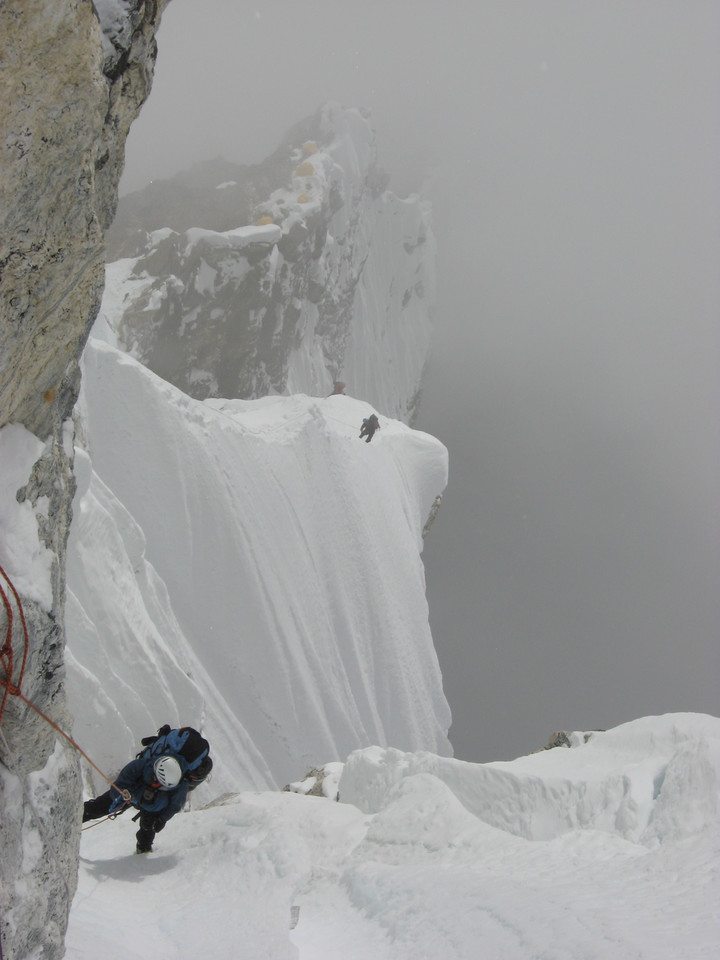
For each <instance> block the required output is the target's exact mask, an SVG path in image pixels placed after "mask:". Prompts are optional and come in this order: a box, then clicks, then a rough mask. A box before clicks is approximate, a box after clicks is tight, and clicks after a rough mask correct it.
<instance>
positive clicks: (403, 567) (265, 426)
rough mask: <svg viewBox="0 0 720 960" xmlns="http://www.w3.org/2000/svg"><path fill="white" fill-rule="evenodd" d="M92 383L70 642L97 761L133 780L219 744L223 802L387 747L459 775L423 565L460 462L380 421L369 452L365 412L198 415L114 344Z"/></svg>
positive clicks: (235, 406)
mask: <svg viewBox="0 0 720 960" xmlns="http://www.w3.org/2000/svg"><path fill="white" fill-rule="evenodd" d="M83 366H84V370H83V390H82V398H81V405H80V409H81V411H82V413H81V429H82V431H83V432H84V435H85V440H84V444H85V447H86V449H85V450H83V449H82V447H80V448H79V450H78V455H77V468H78V476H79V481H78V482H79V489H78V494H77V496H76V499H75V504H74V512H75V520H74V523H73V527H72V531H71V538H70V542H69V546H68V593H69V597H68V610H67V633H68V650H69V676H68V686H69V690H70V707H71V710H72V712H73V714H74V715H75V717H76V729H77V731H78V732H79V733H80V734H81V735H82V739H83V741H84V742H85V743H86V744H87V745H88V746H89V748H90V749H91V750H92V751H94V752H95V753H97V754H98V755H99V756H100V758H101V759H102V761H103V762H104V763H105V764H107V765H108V766H109V767H110V768H114V769H117V768H118V767H119V765H121V764H122V763H123V762H125V760H126V759H127V758H128V757H129V756H132V755H133V754H134V752H135V749H136V746H135V745H136V744H137V743H138V741H139V738H140V737H141V736H143V735H145V734H146V733H147V732H148V730H149V731H150V732H153V731H154V729H155V728H156V727H157V726H159V725H160V724H161V723H163V722H164V721H165V720H169V721H170V722H182V723H191V724H194V725H196V726H198V725H203V727H204V729H205V730H206V733H207V735H208V736H209V737H210V739H211V740H212V741H213V743H214V744H216V750H217V751H219V759H221V760H222V762H221V763H220V764H219V765H218V772H217V775H216V779H215V789H216V791H217V792H222V791H225V790H230V789H235V790H237V789H241V788H243V787H249V786H250V787H254V786H259V785H262V786H282V785H283V784H284V783H288V782H290V781H295V780H297V779H298V777H300V776H302V775H303V774H304V773H305V772H306V770H307V769H308V768H309V767H311V766H315V765H317V764H318V763H322V762H325V761H329V760H341V759H344V758H345V757H346V756H347V754H348V753H349V752H350V751H351V750H353V749H355V748H357V747H360V746H367V745H370V744H376V743H380V744H384V745H390V744H393V745H399V746H400V747H401V748H402V749H406V750H416V749H432V750H434V751H436V752H439V753H444V754H447V753H449V752H450V746H449V743H448V740H447V736H446V734H447V729H448V727H449V724H450V715H449V711H448V707H447V703H446V701H445V697H444V695H443V692H442V683H441V677H440V671H439V667H438V663H437V657H436V654H435V650H434V647H433V643H432V637H431V635H430V628H429V624H428V610H427V602H426V599H425V580H424V570H423V566H422V561H421V557H420V553H421V549H422V529H423V526H424V524H425V521H426V519H427V517H428V514H429V512H430V509H431V507H432V505H433V502H434V500H435V497H436V496H437V495H438V494H439V493H441V492H442V490H443V489H444V487H445V484H446V480H447V451H446V450H445V448H444V447H443V445H442V444H441V443H439V442H438V441H437V440H435V439H434V438H432V437H430V436H428V435H427V434H424V433H421V432H418V431H414V430H411V429H410V428H409V427H407V426H405V425H404V424H402V423H400V422H398V421H393V420H389V419H386V418H384V417H382V416H381V418H380V422H381V428H380V430H379V431H378V433H377V434H376V436H375V438H374V439H373V442H372V443H370V444H368V443H365V442H364V441H361V440H360V439H359V437H358V434H359V429H360V425H361V423H362V419H363V418H364V417H366V416H368V415H369V413H370V412H372V408H371V407H369V405H367V404H365V403H363V402H361V401H359V400H355V399H352V398H350V397H346V396H331V397H325V398H322V397H319V398H318V397H307V396H303V395H298V396H293V397H268V398H265V399H263V400H256V401H240V400H235V401H221V400H208V401H205V402H201V401H197V400H193V399H191V398H190V397H188V396H187V395H185V394H183V393H181V392H180V391H179V390H177V389H175V388H174V387H172V386H170V385H169V384H167V383H165V382H164V381H162V380H160V379H159V378H158V377H156V376H155V375H154V374H152V373H151V372H150V371H149V370H147V369H146V368H145V367H143V366H142V365H140V364H139V363H137V362H136V361H135V360H133V359H132V358H131V357H130V356H128V355H127V354H124V353H122V352H119V351H117V350H115V349H114V348H113V347H111V346H109V345H107V344H105V343H103V342H101V341H98V340H91V341H90V344H89V345H88V348H87V349H86V352H85V356H84V361H83ZM223 738H225V739H223ZM221 744H224V745H223V746H221Z"/></svg>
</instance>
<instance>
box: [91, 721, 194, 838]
mask: <svg viewBox="0 0 720 960" xmlns="http://www.w3.org/2000/svg"><path fill="white" fill-rule="evenodd" d="M141 743H142V745H143V749H142V750H141V751H140V753H138V755H137V756H136V758H135V759H134V760H131V761H130V763H128V764H127V765H126V766H124V767H123V768H122V770H121V771H120V773H119V774H118V775H117V776H116V777H115V779H114V781H113V785H112V787H111V788H110V789H109V790H107V791H106V792H105V793H103V794H101V795H100V796H99V797H95V798H94V799H92V800H86V801H85V804H84V809H83V823H85V822H86V821H88V820H97V819H99V818H100V817H107V816H110V817H113V816H117V815H118V814H120V813H124V812H125V810H126V809H127V808H128V807H130V806H132V807H135V808H136V809H137V810H138V811H139V812H138V813H137V814H136V815H135V817H133V819H134V820H139V821H140V829H139V830H138V832H137V834H136V835H135V836H136V840H137V845H136V852H137V853H150V852H151V851H152V845H153V841H154V840H155V834H156V833H159V831H160V830H162V829H163V828H164V826H165V824H166V823H167V822H168V820H170V818H171V817H174V816H175V814H176V813H179V812H180V810H182V808H183V806H184V805H185V801H186V800H187V796H188V793H190V791H191V790H194V789H195V787H197V786H199V785H200V784H201V783H202V782H203V781H204V780H206V779H207V777H208V775H209V773H210V771H211V770H212V765H213V763H212V759H211V757H210V744H209V743H208V742H207V740H206V739H205V738H204V737H203V736H201V735H200V734H199V733H198V731H197V730H195V729H193V728H192V727H180V728H179V729H172V728H171V727H170V725H169V724H167V723H166V724H165V725H164V726H162V727H160V729H159V730H158V732H157V736H151V737H144V738H143V739H142V740H141Z"/></svg>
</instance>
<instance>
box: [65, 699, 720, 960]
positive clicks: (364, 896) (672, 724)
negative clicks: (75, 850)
mask: <svg viewBox="0 0 720 960" xmlns="http://www.w3.org/2000/svg"><path fill="white" fill-rule="evenodd" d="M580 742H581V741H580ZM719 770H720V720H718V719H716V718H714V717H707V716H701V715H693V714H676V715H669V716H664V717H653V718H645V719H642V720H638V721H634V722H632V723H628V724H624V725H623V726H621V727H617V728H615V729H614V730H610V731H608V732H606V733H596V734H593V736H592V737H591V738H590V740H589V741H588V742H587V743H582V742H581V745H579V746H577V747H575V748H572V749H567V748H555V749H553V750H549V751H546V752H542V753H539V754H535V755H532V756H529V757H525V758H521V759H519V760H515V761H512V762H503V763H491V764H470V763H462V762H460V761H457V760H451V759H448V758H442V757H437V756H433V755H431V754H429V753H415V754H407V753H402V752H401V751H398V750H392V749H390V750H385V749H380V748H369V749H367V750H363V751H358V752H355V753H353V754H352V755H351V756H350V757H349V758H348V760H347V762H346V763H345V767H344V771H343V775H342V778H341V780H340V802H339V803H335V802H333V801H331V800H328V799H325V798H319V797H310V796H301V795H298V794H295V793H279V792H244V793H241V794H239V795H233V796H228V797H226V798H225V799H224V800H223V801H221V802H219V803H217V804H215V805H211V806H209V807H208V808H205V809H196V810H193V811H192V812H188V813H182V814H179V815H178V816H176V817H175V819H174V820H173V821H171V822H170V824H169V825H168V826H167V827H166V829H165V831H164V832H163V833H161V834H159V835H158V838H157V840H156V843H155V850H154V852H153V853H151V854H149V855H145V856H137V855H135V854H134V853H133V849H134V831H135V825H134V824H133V823H132V821H131V820H130V816H129V814H126V815H123V816H122V817H121V818H119V819H117V820H116V821H114V822H111V823H109V822H106V823H102V824H100V825H97V826H94V827H92V828H91V829H90V830H87V831H86V832H85V833H84V834H83V838H82V842H81V851H80V852H81V859H80V882H79V888H78V892H77V895H76V897H75V901H74V905H73V909H72V912H71V916H70V925H69V930H68V936H67V958H68V960H95V958H96V957H98V956H106V957H112V956H120V955H128V956H133V957H137V958H138V960H155V958H157V957H162V958H163V960H176V958H177V960H186V958H187V960H191V958H192V960H194V958H196V957H206V956H211V957H213V958H217V960H285V958H288V960H289V958H300V960H477V958H483V960H540V958H543V960H580V958H582V960H710V958H715V957H716V956H717V955H718V948H719V947H720V919H719V915H718V903H720V879H719V875H720V871H719V869H718V865H719V864H720V827H719V826H718V772H719ZM204 789H207V788H206V787H201V788H199V789H198V791H197V793H200V792H201V791H202V790H204ZM346 798H352V799H353V801H354V802H353V803H350V802H346ZM293 924H294V926H293Z"/></svg>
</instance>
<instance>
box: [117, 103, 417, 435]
mask: <svg viewBox="0 0 720 960" xmlns="http://www.w3.org/2000/svg"><path fill="white" fill-rule="evenodd" d="M307 136H311V137H312V139H304V138H305V137H307ZM212 169H214V167H213V165H212V164H208V165H200V166H199V168H198V169H197V170H194V171H190V172H189V173H188V174H186V175H185V177H184V178H183V179H182V180H181V181H178V182H175V181H168V182H167V183H166V184H163V185H153V190H152V191H150V192H149V193H148V197H147V204H146V207H145V209H143V208H142V206H140V207H139V209H138V212H137V213H135V212H134V211H135V207H132V210H133V217H134V219H133V218H131V215H130V213H129V212H128V213H126V214H125V218H126V220H128V222H130V223H132V224H134V225H135V226H137V225H139V224H144V226H145V231H146V232H144V231H139V232H136V233H135V234H133V233H132V232H131V231H130V232H129V233H128V232H127V230H129V229H130V228H127V230H126V232H125V233H124V240H123V242H122V244H121V246H122V247H123V248H124V249H125V250H126V251H127V250H129V249H132V250H133V255H132V256H131V257H129V258H124V259H123V260H120V261H115V262H114V263H110V264H109V265H108V268H107V275H108V286H107V291H106V296H105V299H104V301H103V306H102V310H101V315H102V320H101V323H102V324H103V325H104V326H106V327H108V328H109V329H110V330H111V331H112V336H113V337H114V338H115V340H116V342H117V343H118V344H119V345H121V346H122V347H123V348H124V349H127V350H128V351H129V352H130V353H131V354H132V355H133V356H135V357H136V358H137V359H139V360H141V361H142V362H143V363H144V364H145V365H146V366H148V367H150V368H151V369H152V370H154V371H155V372H156V373H157V374H158V375H160V376H162V377H163V378H164V379H166V380H168V381H169V382H171V383H174V384H175V385H176V386H178V387H180V388H181V389H182V390H184V391H185V392H186V393H188V394H189V395H191V396H194V397H196V398H199V399H205V398H207V397H218V396H219V397H240V398H243V399H253V398H257V397H260V396H265V395H267V394H273V393H286V392H288V393H307V394H309V395H327V394H328V393H330V392H331V390H332V386H333V383H334V381H337V380H341V381H343V382H344V383H346V384H347V392H348V393H349V394H351V395H353V396H356V397H363V398H364V399H366V400H367V401H368V402H369V403H371V404H373V405H374V406H376V407H377V408H378V410H379V411H380V412H382V413H384V414H385V415H387V416H390V417H394V418H397V419H400V420H402V421H403V422H406V423H409V422H411V421H412V417H413V415H414V413H415V409H416V404H417V399H418V393H419V390H420V385H421V378H422V373H423V369H424V366H425V363H426V360H427V356H428V351H429V347H430V340H431V332H432V317H433V313H434V309H435V242H434V237H433V233H432V227H431V218H430V209H429V206H428V204H427V203H425V202H423V201H421V200H420V199H419V198H418V197H416V196H413V197H410V198H407V199H400V198H398V197H397V196H395V195H394V194H393V193H391V192H389V191H386V190H384V189H383V185H384V180H383V175H382V173H381V171H380V170H379V168H378V166H377V158H376V148H375V139H374V134H373V132H372V129H371V127H370V124H369V121H368V120H367V119H366V118H365V117H364V116H363V115H362V114H361V113H360V112H359V111H357V110H345V109H342V108H341V107H339V106H338V105H336V104H329V105H327V106H326V107H325V108H324V109H323V110H322V111H321V112H320V114H319V115H318V116H317V117H315V118H313V119H312V120H311V121H307V122H306V123H305V124H303V125H301V126H300V127H299V128H298V130H297V131H295V133H294V135H291V136H290V138H289V141H288V142H287V143H286V144H284V145H283V147H281V148H280V150H279V151H278V154H276V155H274V156H273V157H271V158H269V159H268V161H266V165H265V166H264V165H260V166H259V167H258V168H243V167H237V168H236V169H237V179H234V180H233V179H227V176H228V170H229V169H231V166H230V165H227V164H223V165H222V169H219V170H218V172H217V176H216V178H215V182H213V181H212V180H211V179H210V172H211V171H212ZM220 178H222V179H220ZM273 182H274V183H276V184H277V183H279V185H277V186H276V187H275V188H274V189H272V190H271V191H270V192H269V194H265V195H263V193H262V190H263V189H265V188H267V187H269V186H270V185H271V184H272V183H273ZM161 186H162V196H161V197H160V198H159V199H158V200H157V202H156V201H155V200H154V198H155V196H156V194H157V193H158V192H160V191H161ZM148 190H150V188H148ZM188 193H190V194H191V196H192V198H193V205H192V206H191V207H189V208H188V209H187V212H186V213H185V214H184V215H182V214H179V213H178V212H177V211H176V210H170V209H165V208H164V207H162V205H161V204H162V203H167V196H166V195H171V196H177V198H178V199H177V205H178V207H182V204H183V201H184V199H185V197H186V196H187V195H188ZM200 197H207V202H206V203H205V205H204V208H202V209H198V206H197V204H198V203H199V198H200ZM218 197H221V200H222V202H221V203H219V201H218ZM123 202H124V203H125V204H126V206H128V207H130V206H131V205H132V200H125V201H121V209H120V220H121V221H122V220H123V209H122V204H123ZM218 204H219V205H218ZM143 217H144V220H143ZM163 217H167V218H169V220H171V221H172V223H170V222H162V218H163ZM191 217H202V219H203V222H202V223H197V222H196V223H189V224H188V223H187V222H186V221H187V219H188V218H191ZM233 217H234V218H235V222H231V223H228V221H229V220H232V218H233ZM243 217H244V218H245V219H242V218H243ZM151 218H152V219H151ZM181 224H184V225H183V226H182V228H179V227H180V225H181ZM171 227H172V229H171ZM117 229H118V230H119V229H120V228H117ZM138 245H139V246H140V247H141V252H140V253H139V254H138V252H137V247H138Z"/></svg>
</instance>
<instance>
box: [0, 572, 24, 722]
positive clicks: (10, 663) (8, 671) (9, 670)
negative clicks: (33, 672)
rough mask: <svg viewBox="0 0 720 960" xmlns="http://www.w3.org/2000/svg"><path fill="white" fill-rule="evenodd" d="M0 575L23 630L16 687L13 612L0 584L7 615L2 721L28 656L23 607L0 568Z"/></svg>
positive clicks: (1, 651)
mask: <svg viewBox="0 0 720 960" xmlns="http://www.w3.org/2000/svg"><path fill="white" fill-rule="evenodd" d="M0 575H2V578H3V579H4V580H5V582H6V583H7V585H8V586H9V587H10V590H11V591H12V595H13V597H14V598H15V603H16V604H17V608H18V611H19V613H20V622H21V623H22V628H23V641H24V647H23V656H22V664H21V666H20V676H19V677H18V682H17V685H13V683H12V675H13V669H14V657H13V648H12V635H13V621H14V617H13V610H12V605H11V603H10V600H9V599H8V595H7V594H6V593H5V590H4V588H3V586H2V583H0V594H2V600H3V606H4V607H5V612H6V614H7V621H8V624H7V631H6V633H5V641H4V643H3V645H2V648H1V649H0V661H2V665H3V669H4V671H5V680H2V679H0V684H2V686H4V687H5V692H4V694H3V698H2V703H1V704H0V720H2V717H3V713H4V712H5V704H6V703H7V698H8V696H10V695H15V692H16V691H17V692H18V693H19V692H20V684H21V683H22V679H23V676H24V674H25V665H26V663H27V655H28V629H27V623H26V622H25V612H24V611H23V606H22V603H21V601H20V597H19V596H18V592H17V590H16V589H15V586H14V584H13V582H12V580H11V579H10V577H8V575H7V574H6V573H5V571H4V569H3V568H2V567H1V566H0Z"/></svg>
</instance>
